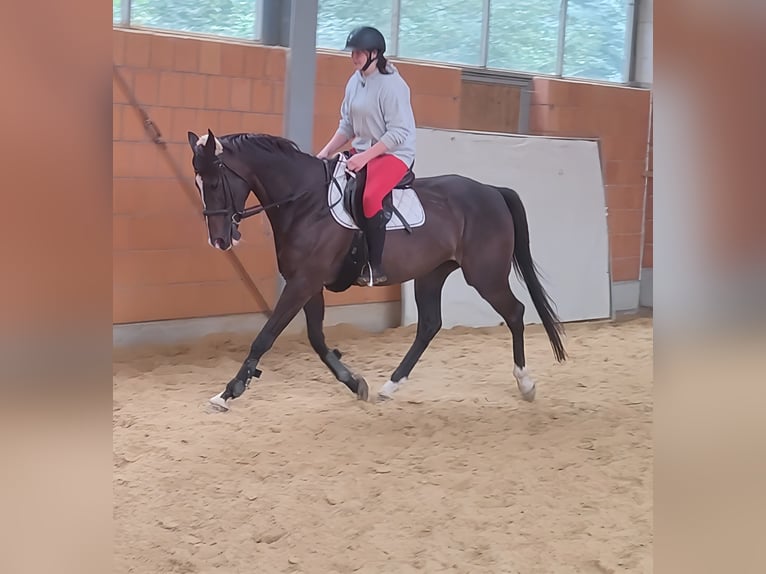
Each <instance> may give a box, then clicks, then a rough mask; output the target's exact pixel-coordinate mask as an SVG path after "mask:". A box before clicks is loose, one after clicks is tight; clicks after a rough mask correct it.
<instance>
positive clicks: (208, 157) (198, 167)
mask: <svg viewBox="0 0 766 574" xmlns="http://www.w3.org/2000/svg"><path fill="white" fill-rule="evenodd" d="M188 136H189V145H190V146H191V148H192V151H193V158H192V165H193V168H194V172H195V179H196V182H197V187H198V188H199V191H200V195H201V199H202V206H203V214H204V216H205V220H206V225H207V228H208V235H209V243H210V245H211V246H213V247H215V248H216V249H220V250H224V251H225V250H228V249H231V248H232V247H233V246H234V245H236V244H237V241H238V240H239V239H240V232H239V230H238V225H239V223H240V221H241V219H242V218H243V217H247V216H248V215H251V214H253V213H256V212H258V211H264V212H265V213H266V215H267V217H268V218H269V222H270V224H271V227H272V229H273V235H274V244H275V248H276V255H277V261H278V267H279V271H280V273H281V274H282V276H283V278H284V279H285V285H284V290H283V292H282V294H281V296H280V297H279V300H278V302H277V304H276V306H275V309H274V311H273V313H272V314H271V316H270V317H269V319H268V321H267V322H266V324H265V325H264V327H263V329H262V330H261V331H260V333H259V334H258V336H257V337H256V338H255V340H254V341H253V342H252V345H251V348H250V352H249V354H248V355H247V357H246V358H245V360H244V362H243V364H242V367H241V368H240V369H239V371H238V372H237V374H236V375H235V376H234V378H233V379H231V380H230V381H229V383H228V384H227V385H226V388H225V389H224V390H223V392H221V393H220V394H217V395H215V396H214V397H213V398H211V399H210V402H211V403H212V404H214V405H216V406H218V407H221V408H224V409H228V408H229V406H228V401H229V400H231V399H234V398H237V397H239V396H241V395H242V393H244V391H245V389H246V388H248V387H249V385H250V381H251V379H252V378H253V377H259V376H260V374H261V372H260V370H259V369H258V368H257V365H258V362H259V361H260V360H261V357H263V355H264V354H265V353H266V352H267V351H268V350H269V349H270V348H271V347H272V345H273V343H274V341H275V340H276V338H277V337H278V336H279V335H280V333H281V332H282V331H283V330H284V329H285V327H286V326H287V325H288V324H289V323H290V321H292V319H293V318H294V317H295V316H296V315H297V314H298V313H299V312H300V311H301V309H302V310H303V312H304V313H305V316H306V325H307V331H308V338H309V341H310V343H311V346H312V348H313V349H314V351H316V353H317V354H318V355H319V358H320V359H321V360H322V361H323V362H324V363H325V364H326V365H327V367H328V368H329V369H330V370H331V371H332V373H333V374H334V375H335V377H336V378H337V379H338V380H339V381H340V382H342V383H344V384H345V385H346V386H347V387H348V388H349V389H350V390H351V391H352V392H354V393H356V395H357V396H358V397H359V398H360V399H363V400H367V395H368V387H367V383H366V381H365V380H364V379H363V378H362V377H360V376H358V375H356V374H354V373H353V372H351V371H350V370H349V368H348V367H347V366H346V365H345V364H344V363H343V362H342V361H341V353H340V352H339V351H337V350H330V349H329V348H328V346H327V344H326V342H325V337H324V333H323V328H322V324H323V321H324V312H325V304H324V295H323V292H324V289H325V288H328V289H332V290H335V291H342V290H344V289H345V288H347V287H348V286H350V285H351V284H353V283H354V282H353V278H352V281H348V280H342V277H343V275H344V273H345V274H346V275H348V265H349V257H350V255H349V254H350V253H352V252H354V250H352V247H353V246H354V245H360V244H359V243H358V239H359V230H355V229H351V228H347V227H344V226H342V225H339V224H338V223H337V222H336V221H335V220H334V219H333V217H332V214H331V212H330V206H329V204H328V193H327V191H328V185H330V182H331V179H332V174H333V167H334V165H335V162H337V161H338V158H337V157H336V158H335V159H329V160H324V159H319V158H316V157H314V156H312V155H310V154H307V153H304V152H302V151H300V149H299V148H298V146H297V145H296V144H295V143H293V142H291V141H289V140H287V139H284V138H281V137H278V136H273V135H264V134H252V133H240V134H229V135H225V136H221V137H216V136H215V135H214V134H213V133H212V132H211V131H210V130H208V133H207V134H205V135H203V136H202V137H199V136H197V135H196V134H194V133H192V132H189V134H188ZM412 188H414V190H415V191H416V192H417V196H418V198H419V199H420V202H421V203H422V206H423V209H424V210H425V213H426V219H425V222H424V223H423V224H422V225H420V226H418V227H415V228H412V229H410V230H389V231H388V232H387V237H386V244H385V249H384V254H383V264H384V267H385V269H386V271H387V276H388V284H389V285H393V284H400V283H403V282H405V281H409V280H412V279H414V285H415V300H416V304H417V310H418V324H417V335H416V337H415V340H414V342H413V344H412V346H411V347H410V349H409V351H408V352H407V353H406V355H405V357H404V358H403V360H402V361H401V363H400V364H399V366H398V367H397V368H396V370H395V371H394V372H393V374H392V375H391V378H390V380H389V381H388V382H387V383H386V384H385V385H384V386H383V388H382V389H381V390H380V393H379V394H380V396H381V397H382V398H390V397H391V394H392V393H393V392H394V391H396V390H397V388H398V387H399V385H400V384H402V383H403V382H404V381H405V380H406V379H407V377H408V376H409V375H410V372H411V371H412V369H413V368H414V367H415V364H416V363H417V361H418V360H419V359H420V357H421V356H422V354H423V352H424V351H425V350H426V348H427V347H428V345H429V344H430V342H431V340H432V339H433V338H434V336H435V335H436V334H437V332H438V331H439V330H440V329H441V326H442V315H441V292H442V287H443V286H444V282H445V280H446V279H447V277H448V276H449V275H450V273H452V272H453V271H455V270H456V269H458V268H462V270H463V274H464V276H465V279H466V282H467V283H468V284H469V285H471V286H472V287H474V288H475V289H476V290H477V292H478V293H479V294H480V295H481V296H482V297H483V298H484V299H485V300H486V301H487V302H488V303H489V304H490V305H491V306H492V307H493V308H494V309H495V311H496V312H497V313H499V314H500V316H502V317H503V319H504V320H505V323H506V324H507V325H508V328H509V330H510V332H511V338H512V344H513V359H514V364H515V366H514V369H513V375H514V377H515V378H516V382H517V385H518V388H519V390H520V392H521V395H522V397H523V398H524V399H525V400H528V401H532V400H534V395H535V384H534V382H533V381H532V379H531V377H530V375H529V372H528V370H527V368H526V362H525V358H524V321H523V318H524V305H523V304H522V303H521V302H520V301H519V300H518V299H516V297H515V296H514V295H513V293H512V292H511V288H510V285H509V275H510V272H511V269H514V270H515V271H516V272H517V274H520V276H521V278H522V279H523V280H524V283H525V284H526V286H527V289H528V290H529V293H530V296H531V299H532V302H533V303H534V306H535V309H536V310H537V312H538V314H539V316H540V318H541V320H542V323H543V326H544V328H545V331H546V333H547V335H548V338H549V340H550V343H551V347H552V349H553V354H554V356H555V358H556V360H557V361H559V362H563V361H565V360H566V351H565V349H564V345H563V343H562V340H561V334H562V333H563V326H562V325H561V323H560V321H559V319H558V317H557V316H556V312H555V311H554V309H553V306H552V303H551V301H550V299H549V297H548V295H547V293H546V291H545V289H544V288H543V286H542V284H541V283H540V279H539V277H538V274H537V270H536V267H535V264H534V262H533V260H532V255H531V252H530V247H529V229H528V224H527V216H526V212H525V209H524V206H523V204H522V202H521V199H520V198H519V196H518V194H517V193H516V192H515V191H513V190H511V189H507V188H503V187H496V186H491V185H486V184H483V183H480V182H477V181H475V180H473V179H469V178H466V177H462V176H459V175H441V176H436V177H424V178H418V179H415V180H414V183H413V184H412ZM251 191H252V192H253V193H254V194H255V195H256V197H257V199H258V200H259V201H260V204H261V205H260V206H259V207H258V208H255V209H253V208H247V209H246V208H245V204H246V200H247V199H248V196H249V194H250V192H251ZM355 242H356V243H355ZM360 249H361V247H360ZM356 270H357V269H353V271H354V272H356Z"/></svg>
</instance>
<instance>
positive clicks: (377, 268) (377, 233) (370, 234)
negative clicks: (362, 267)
mask: <svg viewBox="0 0 766 574" xmlns="http://www.w3.org/2000/svg"><path fill="white" fill-rule="evenodd" d="M387 221H388V218H387V217H386V214H385V212H384V211H383V210H382V209H381V210H380V211H378V213H376V214H375V215H373V216H372V217H370V218H367V221H366V224H367V225H366V226H365V234H366V236H367V247H368V248H369V250H370V275H369V278H368V283H367V285H368V286H369V287H373V286H375V285H380V284H381V283H385V282H386V281H388V278H387V277H386V273H385V271H383V264H382V261H383V245H384V244H385V242H386V223H387Z"/></svg>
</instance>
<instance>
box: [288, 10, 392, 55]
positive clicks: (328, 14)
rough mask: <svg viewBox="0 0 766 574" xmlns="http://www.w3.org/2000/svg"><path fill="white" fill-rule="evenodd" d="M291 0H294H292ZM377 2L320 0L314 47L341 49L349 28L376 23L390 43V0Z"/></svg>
mask: <svg viewBox="0 0 766 574" xmlns="http://www.w3.org/2000/svg"><path fill="white" fill-rule="evenodd" d="M293 1H294V2H295V1H296V0H293ZM378 4H380V5H379V6H375V8H373V7H372V3H368V2H361V3H360V2H359V0H319V6H318V7H317V47H319V48H327V49H330V50H342V49H343V47H344V46H345V45H346V38H347V37H348V34H349V32H351V30H353V29H354V28H356V27H357V26H375V27H376V28H377V29H378V30H380V31H381V32H382V33H383V35H384V36H385V37H386V43H387V44H391V8H392V4H391V2H385V3H384V2H378Z"/></svg>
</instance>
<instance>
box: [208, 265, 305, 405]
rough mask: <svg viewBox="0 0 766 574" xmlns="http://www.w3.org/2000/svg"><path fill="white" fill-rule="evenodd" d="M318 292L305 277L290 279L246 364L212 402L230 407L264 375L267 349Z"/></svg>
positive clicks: (255, 341)
mask: <svg viewBox="0 0 766 574" xmlns="http://www.w3.org/2000/svg"><path fill="white" fill-rule="evenodd" d="M315 292H316V287H315V286H312V285H311V284H309V283H307V282H306V281H303V280H293V281H288V282H287V283H286V284H285V288H284V291H283V292H282V295H281V296H280V297H279V300H278V301H277V305H276V307H275V308H274V312H273V313H272V315H271V317H269V319H268V321H266V324H265V325H264V326H263V329H261V332H260V333H258V336H257V337H256V338H255V340H254V341H253V343H252V345H251V346H250V353H249V354H248V355H247V358H246V359H245V361H244V362H243V363H242V367H241V368H240V369H239V372H238V373H237V375H236V376H235V377H234V378H233V379H232V380H231V381H229V383H228V384H227V385H226V389H225V390H224V391H223V392H222V393H220V394H217V395H215V396H214V397H212V398H211V399H210V402H211V403H212V404H213V405H215V406H217V407H220V408H223V409H227V410H228V408H229V406H228V403H227V401H229V400H230V399H236V398H237V397H239V396H240V395H242V393H244V392H245V389H247V388H248V387H249V386H250V380H251V379H252V378H253V377H256V378H258V377H260V376H261V371H260V370H258V368H257V366H258V362H259V361H260V360H261V357H263V355H264V354H266V352H267V351H268V350H269V349H271V347H272V345H273V344H274V341H275V340H276V339H277V337H278V336H279V335H280V333H281V332H282V331H283V330H284V329H285V327H287V325H288V324H289V323H290V321H292V320H293V319H294V318H295V316H296V315H297V314H298V312H299V311H300V310H301V307H303V306H304V305H305V304H306V302H307V301H308V300H309V299H310V298H311V296H312V295H313V294H314V293H315Z"/></svg>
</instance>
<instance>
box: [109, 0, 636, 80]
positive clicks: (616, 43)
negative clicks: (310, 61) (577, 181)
mask: <svg viewBox="0 0 766 574" xmlns="http://www.w3.org/2000/svg"><path fill="white" fill-rule="evenodd" d="M293 1H302V0H293ZM112 2H113V21H114V22H115V23H119V22H120V20H121V3H122V2H130V3H131V24H134V25H137V26H145V27H149V28H158V29H166V30H178V31H187V32H195V33H201V34H209V35H216V36H225V37H231V38H240V39H248V40H253V39H255V38H256V36H257V34H256V5H257V3H258V0H112ZM567 2H568V3H567V14H566V29H565V32H566V33H565V40H564V56H563V75H564V76H565V77H579V78H584V79H595V80H606V81H612V82H622V81H624V80H625V78H624V77H623V76H624V74H623V70H624V68H625V65H624V64H625V39H626V34H625V32H626V29H625V27H626V24H627V11H626V2H627V0H567ZM374 4H375V6H374V7H373V3H371V2H370V3H364V2H362V3H360V2H359V1H358V0H318V15H317V46H318V47H321V48H328V49H333V50H341V49H343V46H344V44H345V41H346V36H347V35H348V33H349V32H350V31H351V30H352V29H353V28H354V27H356V26H360V25H365V24H367V25H372V26H375V27H377V28H378V29H380V31H381V32H383V34H384V35H385V36H386V40H387V42H388V44H389V45H395V44H396V42H394V41H393V40H394V34H397V33H398V50H397V54H395V55H397V56H401V57H403V58H415V59H420V60H431V61H437V62H445V63H451V64H458V65H459V64H465V65H469V66H482V65H483V64H484V62H482V61H481V55H482V48H481V42H482V16H483V14H482V10H483V5H484V1H483V0H400V2H399V7H400V8H399V19H398V30H395V29H394V26H395V22H394V21H393V6H394V4H393V2H391V1H389V2H385V1H384V0H380V1H379V2H376V3H374ZM489 6H490V10H489V34H488V40H487V54H486V55H487V61H486V65H487V66H488V67H489V68H496V69H504V70H512V71H518V72H527V73H538V74H555V73H556V63H557V55H558V54H557V52H558V36H559V25H560V20H561V14H560V10H561V0H492V1H491V2H490V4H489Z"/></svg>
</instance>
